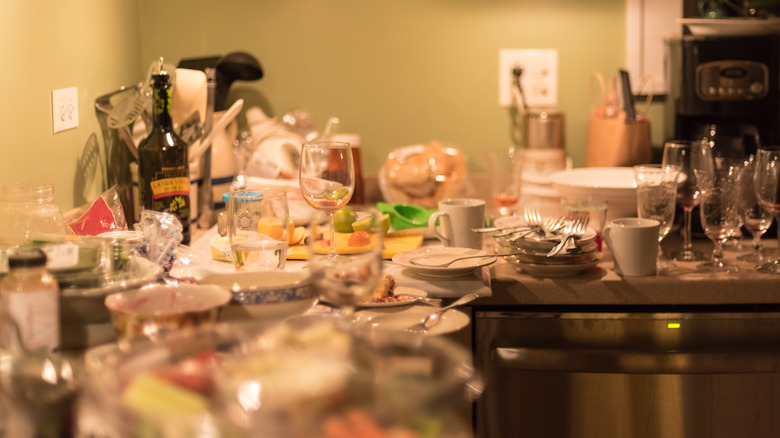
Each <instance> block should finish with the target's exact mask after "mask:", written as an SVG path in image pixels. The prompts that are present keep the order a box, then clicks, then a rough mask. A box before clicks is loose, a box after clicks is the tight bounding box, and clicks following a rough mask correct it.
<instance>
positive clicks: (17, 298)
mask: <svg viewBox="0 0 780 438" xmlns="http://www.w3.org/2000/svg"><path fill="white" fill-rule="evenodd" d="M8 269H9V270H8V275H6V276H5V277H4V278H3V280H2V281H0V315H1V316H2V319H3V321H2V322H3V327H2V329H3V330H2V345H3V347H5V349H6V350H10V351H18V350H19V349H23V350H26V351H43V352H52V351H55V350H57V349H59V346H60V293H59V287H58V285H57V281H56V280H55V278H54V277H53V276H52V275H51V274H50V273H49V272H48V271H47V270H46V254H45V253H44V252H43V251H42V250H40V249H26V250H17V251H14V252H11V253H10V254H9V255H8Z"/></svg>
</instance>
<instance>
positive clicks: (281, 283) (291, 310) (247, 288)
mask: <svg viewBox="0 0 780 438" xmlns="http://www.w3.org/2000/svg"><path fill="white" fill-rule="evenodd" d="M202 282H204V283H206V284H212V285H215V286H219V287H222V288H224V289H227V290H229V291H230V293H231V296H232V299H231V301H230V305H228V306H227V308H225V309H224V311H223V314H222V319H223V320H226V319H227V320H232V319H269V318H273V319H277V318H285V317H287V316H292V315H296V314H302V313H304V312H305V311H306V310H308V308H309V307H311V306H312V305H313V304H314V302H315V301H316V299H317V294H316V292H315V290H314V286H313V285H312V282H311V278H310V277H309V273H308V272H303V271H298V272H294V271H273V272H234V273H220V274H210V275H207V276H205V277H203V279H202Z"/></svg>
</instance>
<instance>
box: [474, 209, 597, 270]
mask: <svg viewBox="0 0 780 438" xmlns="http://www.w3.org/2000/svg"><path fill="white" fill-rule="evenodd" d="M588 223H589V217H588V216H576V217H574V218H571V219H568V218H565V217H563V216H549V217H543V216H542V215H541V214H540V213H539V211H538V210H535V209H531V208H526V209H525V210H524V211H523V216H522V217H519V216H514V217H508V218H501V219H497V220H496V222H495V226H494V227H492V228H482V229H478V230H477V229H475V231H479V232H483V233H486V234H488V235H489V236H491V237H493V239H495V241H496V242H498V243H499V244H500V245H501V246H503V247H505V248H510V249H512V250H513V251H515V254H513V255H511V256H508V257H505V258H506V259H507V260H508V261H510V262H512V263H515V264H518V265H520V266H521V267H522V266H523V265H527V264H533V265H579V264H590V263H592V262H593V261H595V260H597V258H598V256H599V254H598V250H597V245H596V242H595V237H596V233H595V232H594V231H593V230H591V229H589V228H588Z"/></svg>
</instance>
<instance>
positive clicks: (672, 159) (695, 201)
mask: <svg viewBox="0 0 780 438" xmlns="http://www.w3.org/2000/svg"><path fill="white" fill-rule="evenodd" d="M691 145H692V142H690V141H685V140H671V141H667V142H666V143H665V144H664V152H663V159H662V161H661V164H664V165H670V166H677V167H679V168H680V180H679V181H678V183H677V203H678V204H679V205H680V206H681V207H682V209H683V228H682V234H683V247H682V250H679V251H673V252H672V253H671V258H672V260H677V261H683V262H694V261H701V260H704V258H705V257H704V254H702V253H701V252H698V251H694V250H693V243H691V217H692V212H693V209H694V208H695V207H696V206H698V205H699V189H698V186H697V185H696V175H695V174H694V172H693V167H691Z"/></svg>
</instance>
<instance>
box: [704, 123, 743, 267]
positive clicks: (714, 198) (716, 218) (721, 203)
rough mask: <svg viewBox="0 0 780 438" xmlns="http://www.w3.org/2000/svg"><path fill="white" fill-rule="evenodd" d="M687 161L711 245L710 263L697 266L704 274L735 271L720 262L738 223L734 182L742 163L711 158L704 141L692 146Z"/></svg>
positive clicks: (709, 150)
mask: <svg viewBox="0 0 780 438" xmlns="http://www.w3.org/2000/svg"><path fill="white" fill-rule="evenodd" d="M691 162H692V165H693V168H694V173H695V175H696V183H697V184H698V187H699V192H700V194H701V198H700V200H699V214H700V218H701V224H702V227H703V228H704V233H705V234H706V235H707V237H708V238H709V239H710V240H712V242H713V244H714V245H715V246H714V247H713V249H712V260H711V261H708V262H705V263H702V264H700V265H698V266H697V268H698V269H699V270H700V271H706V272H737V271H739V267H738V266H736V265H733V264H728V263H725V262H724V261H723V243H725V242H726V240H727V239H728V238H729V236H731V234H732V233H733V232H734V230H735V229H736V228H737V227H738V224H739V212H738V208H737V195H738V193H739V190H738V184H737V183H738V181H739V176H740V173H741V171H742V170H743V169H744V161H739V160H733V159H728V158H724V157H717V158H716V157H715V156H714V155H713V153H712V148H711V145H710V142H709V141H708V140H707V139H704V140H702V141H701V142H698V143H694V144H693V154H692V156H691Z"/></svg>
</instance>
